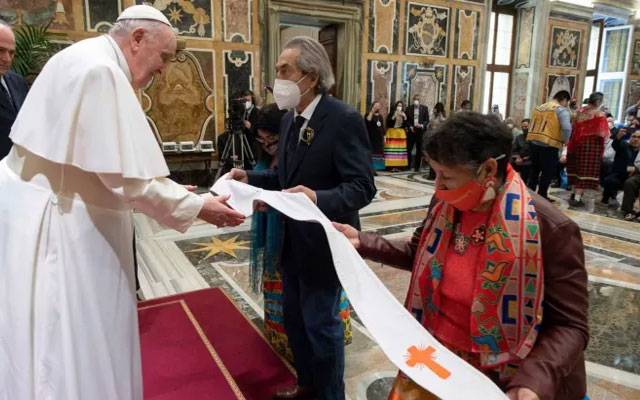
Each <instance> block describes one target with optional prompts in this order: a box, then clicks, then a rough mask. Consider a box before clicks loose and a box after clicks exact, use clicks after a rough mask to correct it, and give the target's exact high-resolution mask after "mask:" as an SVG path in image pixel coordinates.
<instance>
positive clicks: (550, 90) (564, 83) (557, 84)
mask: <svg viewBox="0 0 640 400" xmlns="http://www.w3.org/2000/svg"><path fill="white" fill-rule="evenodd" d="M577 82H578V74H553V73H550V74H547V76H546V79H545V86H544V94H543V96H542V98H543V101H547V100H548V99H550V98H552V97H553V96H554V95H555V94H556V93H558V92H559V91H561V90H566V91H567V92H569V93H570V94H571V97H574V96H575V95H576V84H577Z"/></svg>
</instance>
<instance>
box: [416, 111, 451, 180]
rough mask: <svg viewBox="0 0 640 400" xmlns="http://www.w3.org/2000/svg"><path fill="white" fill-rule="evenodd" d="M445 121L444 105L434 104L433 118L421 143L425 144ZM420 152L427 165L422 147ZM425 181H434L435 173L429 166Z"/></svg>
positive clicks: (426, 158)
mask: <svg viewBox="0 0 640 400" xmlns="http://www.w3.org/2000/svg"><path fill="white" fill-rule="evenodd" d="M446 120H447V112H446V111H445V109H444V104H442V103H440V102H438V103H436V105H435V106H433V116H432V118H431V120H430V121H429V125H428V126H427V132H426V133H425V138H424V139H423V140H422V142H423V143H427V140H429V137H431V135H432V134H433V132H435V131H436V129H438V127H440V125H442V124H443V123H444V121H446ZM420 151H421V152H422V158H423V159H424V160H425V161H427V164H428V160H429V159H428V157H427V155H426V153H425V152H424V146H423V148H421V149H420ZM427 179H429V180H434V179H436V172H435V171H434V170H433V168H431V166H429V174H428V175H427Z"/></svg>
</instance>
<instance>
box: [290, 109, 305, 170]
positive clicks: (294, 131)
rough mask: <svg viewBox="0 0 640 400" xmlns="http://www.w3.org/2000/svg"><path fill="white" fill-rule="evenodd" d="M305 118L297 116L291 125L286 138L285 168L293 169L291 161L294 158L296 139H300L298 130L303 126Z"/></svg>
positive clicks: (296, 145)
mask: <svg viewBox="0 0 640 400" xmlns="http://www.w3.org/2000/svg"><path fill="white" fill-rule="evenodd" d="M304 121H305V118H304V117H303V116H302V115H298V116H297V117H296V118H295V119H294V121H293V124H291V132H289V137H288V138H287V153H286V160H287V168H293V159H294V158H295V154H296V149H297V147H298V139H299V137H300V129H302V125H304Z"/></svg>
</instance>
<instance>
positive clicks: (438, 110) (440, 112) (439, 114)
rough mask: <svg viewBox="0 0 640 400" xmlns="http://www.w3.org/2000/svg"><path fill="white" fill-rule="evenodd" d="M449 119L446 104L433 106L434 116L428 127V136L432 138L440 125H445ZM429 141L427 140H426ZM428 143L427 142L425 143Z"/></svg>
mask: <svg viewBox="0 0 640 400" xmlns="http://www.w3.org/2000/svg"><path fill="white" fill-rule="evenodd" d="M446 119H447V112H446V111H445V109H444V104H442V103H440V102H438V103H436V105H435V106H433V116H432V117H431V119H430V120H429V124H428V125H427V135H428V136H430V134H431V133H433V132H435V130H436V129H438V127H439V126H440V125H442V124H443V123H444V121H445V120H446ZM425 139H427V138H425ZM424 143H426V140H425V141H424Z"/></svg>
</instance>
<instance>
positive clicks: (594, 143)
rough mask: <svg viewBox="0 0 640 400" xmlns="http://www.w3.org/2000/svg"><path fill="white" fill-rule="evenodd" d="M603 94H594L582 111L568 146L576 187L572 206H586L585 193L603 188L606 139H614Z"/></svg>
mask: <svg viewBox="0 0 640 400" xmlns="http://www.w3.org/2000/svg"><path fill="white" fill-rule="evenodd" d="M603 97H604V96H603V94H602V93H600V92H594V93H592V94H591V96H589V99H588V103H587V105H586V106H585V107H583V108H581V109H580V110H579V111H578V114H577V116H576V122H575V124H574V127H573V132H572V133H571V140H570V141H569V146H568V147H567V175H568V176H569V182H570V183H571V187H572V188H573V192H572V193H571V198H570V199H569V205H571V206H572V207H584V205H585V204H584V201H583V199H582V196H583V194H584V192H585V190H592V191H597V190H598V189H599V187H600V184H599V183H600V165H601V163H602V155H603V153H604V139H605V138H606V137H607V136H610V135H611V133H610V131H609V125H608V124H607V118H606V117H605V114H604V113H603V112H602V111H600V106H601V105H602V100H603Z"/></svg>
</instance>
